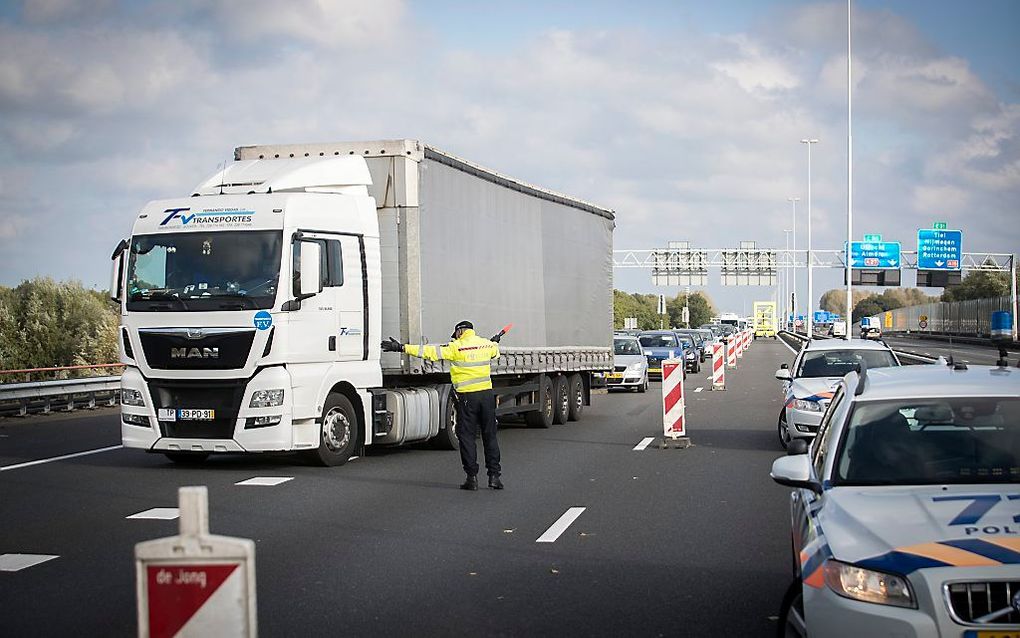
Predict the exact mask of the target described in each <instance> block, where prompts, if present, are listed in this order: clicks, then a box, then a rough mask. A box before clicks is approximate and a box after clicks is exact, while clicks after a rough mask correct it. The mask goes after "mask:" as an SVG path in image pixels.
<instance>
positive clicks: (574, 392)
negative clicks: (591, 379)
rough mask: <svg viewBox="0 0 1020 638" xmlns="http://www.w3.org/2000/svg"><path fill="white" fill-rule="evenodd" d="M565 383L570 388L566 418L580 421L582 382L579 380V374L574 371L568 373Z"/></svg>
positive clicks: (582, 395)
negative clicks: (570, 373)
mask: <svg viewBox="0 0 1020 638" xmlns="http://www.w3.org/2000/svg"><path fill="white" fill-rule="evenodd" d="M567 384H568V386H567V387H568V388H569V389H570V410H569V412H568V414H567V419H568V420H570V421H580V420H581V412H582V411H583V410H584V383H583V382H582V381H581V375H579V374H576V373H575V374H572V375H570V379H569V380H568V382H567Z"/></svg>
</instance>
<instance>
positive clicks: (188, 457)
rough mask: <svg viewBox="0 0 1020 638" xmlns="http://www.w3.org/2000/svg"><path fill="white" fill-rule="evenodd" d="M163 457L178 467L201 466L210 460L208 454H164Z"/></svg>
mask: <svg viewBox="0 0 1020 638" xmlns="http://www.w3.org/2000/svg"><path fill="white" fill-rule="evenodd" d="M163 455H164V456H166V458H168V459H170V460H171V461H173V462H174V463H176V464H177V465H201V464H202V463H204V462H205V460H206V459H207V458H209V453H208V452H163Z"/></svg>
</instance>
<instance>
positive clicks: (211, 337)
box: [138, 328, 255, 370]
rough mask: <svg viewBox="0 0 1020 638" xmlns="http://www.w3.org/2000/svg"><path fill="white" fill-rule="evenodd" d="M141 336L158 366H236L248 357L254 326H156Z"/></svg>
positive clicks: (149, 357)
mask: <svg viewBox="0 0 1020 638" xmlns="http://www.w3.org/2000/svg"><path fill="white" fill-rule="evenodd" d="M138 336H139V340H140V341H141V342H142V350H143V351H144V352H145V360H146V362H148V364H149V367H151V368H153V369H155V370H237V369H239V368H243V367H244V364H245V362H247V361H248V353H249V352H250V351H251V344H252V342H253V341H254V340H255V330H253V329H243V328H242V329H236V328H202V329H198V328H194V329H189V328H153V329H148V330H139V331H138Z"/></svg>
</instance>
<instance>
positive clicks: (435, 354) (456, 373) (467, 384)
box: [404, 329, 499, 394]
mask: <svg viewBox="0 0 1020 638" xmlns="http://www.w3.org/2000/svg"><path fill="white" fill-rule="evenodd" d="M404 352H406V353H407V354H409V355H411V356H412V357H421V358H422V359H428V360H429V361H440V360H443V359H445V360H447V361H449V362H450V381H452V382H453V389H454V390H456V391H457V392H460V393H461V394H463V393H465V392H478V391H480V390H491V389H492V367H491V366H490V362H491V361H492V360H493V359H495V358H496V357H498V356H499V346H498V345H496V344H495V343H493V342H492V341H489V340H488V339H483V338H482V337H479V336H478V335H476V334H475V331H474V330H471V329H468V330H465V331H464V334H462V335H461V336H460V339H454V340H453V341H451V342H450V343H448V344H446V345H445V346H418V345H414V344H410V343H409V344H407V345H405V346H404Z"/></svg>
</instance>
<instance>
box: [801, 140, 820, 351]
mask: <svg viewBox="0 0 1020 638" xmlns="http://www.w3.org/2000/svg"><path fill="white" fill-rule="evenodd" d="M800 143H801V144H807V296H808V299H807V317H806V320H807V321H806V323H807V336H808V338H809V339H810V338H811V336H812V335H813V334H814V332H812V331H813V330H814V325H813V323H814V312H815V291H814V287H813V279H812V276H811V145H812V144H817V143H818V140H816V139H812V138H807V139H803V140H801V141H800Z"/></svg>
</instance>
